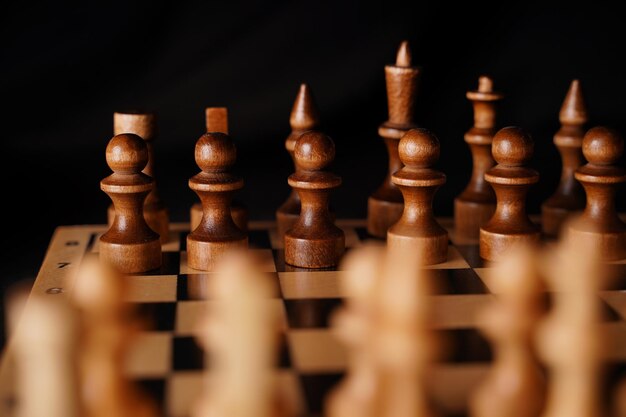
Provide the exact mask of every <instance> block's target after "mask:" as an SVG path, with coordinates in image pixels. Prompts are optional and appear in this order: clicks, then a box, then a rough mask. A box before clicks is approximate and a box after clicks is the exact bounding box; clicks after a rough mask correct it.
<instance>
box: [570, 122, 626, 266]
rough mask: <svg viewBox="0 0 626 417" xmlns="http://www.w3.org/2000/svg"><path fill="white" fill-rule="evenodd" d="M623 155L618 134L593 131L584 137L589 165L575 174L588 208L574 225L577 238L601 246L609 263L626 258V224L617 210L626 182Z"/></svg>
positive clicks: (600, 129) (599, 130)
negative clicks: (617, 198) (616, 203)
mask: <svg viewBox="0 0 626 417" xmlns="http://www.w3.org/2000/svg"><path fill="white" fill-rule="evenodd" d="M623 153H624V140H623V139H622V137H621V136H620V135H619V134H618V133H617V132H616V131H614V130H612V129H608V128H606V127H594V128H593V129H589V131H587V133H586V134H585V137H584V138H583V155H584V156H585V158H586V159H587V161H589V163H588V164H586V165H583V166H582V167H580V168H578V169H577V170H576V174H575V177H576V179H577V180H578V181H579V182H580V183H581V184H582V186H583V188H584V189H585V193H587V206H586V207H585V210H584V211H583V214H582V215H581V217H580V220H581V221H580V222H576V223H575V224H574V225H575V226H574V225H573V226H572V232H574V235H573V236H576V237H579V238H583V239H588V240H589V244H590V245H595V246H596V247H599V248H600V254H601V256H602V258H603V259H604V260H606V261H615V260H619V259H624V258H626V225H625V224H624V223H623V222H622V221H621V220H620V218H619V217H618V215H617V210H616V207H615V194H616V193H617V189H618V187H619V185H620V184H623V183H624V182H626V171H625V170H624V169H623V168H622V167H621V166H619V165H618V163H619V160H620V158H621V157H622V154H623Z"/></svg>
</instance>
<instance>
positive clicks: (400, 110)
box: [367, 41, 420, 238]
mask: <svg viewBox="0 0 626 417" xmlns="http://www.w3.org/2000/svg"><path fill="white" fill-rule="evenodd" d="M411 61H412V59H411V50H410V48H409V43H408V42H407V41H403V42H402V43H401V44H400V47H399V48H398V54H397V56H396V64H395V65H387V66H385V81H386V85H387V104H388V111H389V120H387V121H386V122H384V123H383V124H382V125H380V127H379V128H378V134H379V135H380V136H381V137H382V138H383V140H384V141H385V146H386V147H387V153H388V156H389V169H388V172H387V176H386V177H385V180H384V181H383V183H382V184H381V185H380V187H378V189H377V190H376V191H375V192H374V193H373V194H372V195H371V196H370V197H369V199H368V201H367V231H368V232H369V233H370V234H371V235H372V236H376V237H379V238H384V237H385V236H387V229H389V227H391V226H392V225H393V224H394V223H396V222H397V221H398V219H399V218H400V216H402V210H403V200H402V193H401V192H400V190H398V188H397V187H396V186H395V185H394V183H393V181H392V180H391V176H392V174H393V173H394V172H396V171H398V170H399V169H400V168H402V163H401V162H400V158H399V157H398V142H399V140H400V138H401V137H402V136H404V134H405V133H406V132H408V131H409V130H411V129H413V128H414V127H416V126H415V123H414V122H413V113H414V107H415V98H416V96H417V87H418V81H419V75H420V68H418V67H415V66H412V63H411Z"/></svg>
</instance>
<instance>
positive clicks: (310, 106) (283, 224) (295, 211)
mask: <svg viewBox="0 0 626 417" xmlns="http://www.w3.org/2000/svg"><path fill="white" fill-rule="evenodd" d="M319 124H320V118H319V111H318V109H317V104H316V103H315V99H314V97H313V93H312V92H311V88H310V87H309V85H308V84H305V83H303V84H300V89H299V90H298V95H297V96H296V100H295V101H294V103H293V107H292V109H291V116H290V118H289V125H290V126H291V133H290V134H289V136H287V139H286V140H285V149H287V152H289V156H291V159H292V160H293V164H294V170H295V172H296V173H298V172H300V171H301V168H300V167H299V166H298V164H297V162H296V159H295V157H294V155H293V153H294V149H295V146H296V140H297V139H298V138H299V137H300V135H302V134H303V133H304V132H306V131H308V130H315V129H317V128H318V127H319ZM299 216H300V197H299V196H298V192H297V191H295V190H291V193H290V194H289V197H287V200H285V202H284V203H283V204H282V205H281V206H280V207H279V208H278V210H276V224H277V227H278V234H279V236H280V237H281V238H282V237H283V236H284V235H285V233H286V232H287V230H289V229H290V228H291V227H292V226H293V225H294V224H295V223H296V222H297V221H298V217H299Z"/></svg>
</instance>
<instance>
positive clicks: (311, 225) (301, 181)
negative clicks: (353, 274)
mask: <svg viewBox="0 0 626 417" xmlns="http://www.w3.org/2000/svg"><path fill="white" fill-rule="evenodd" d="M294 158H295V161H296V164H297V165H299V166H300V168H301V170H300V172H295V173H293V174H291V175H290V176H289V179H288V183H289V185H290V186H291V187H292V188H293V189H294V190H296V191H297V192H298V195H299V196H300V202H301V210H300V217H299V218H298V221H297V222H296V223H295V224H294V226H293V227H292V228H291V229H289V230H288V231H287V232H286V233H285V262H286V263H288V264H289V265H293V266H296V267H300V268H325V267H330V266H334V265H337V264H338V263H339V259H340V258H341V256H342V255H343V252H344V249H345V236H344V233H343V231H342V230H341V229H339V228H338V227H337V226H335V224H334V222H333V218H332V216H331V215H330V213H329V210H328V205H329V200H330V191H331V190H333V189H335V188H337V187H339V185H340V184H341V178H340V177H338V176H337V175H335V174H333V173H331V172H328V171H324V168H326V167H327V166H328V165H329V164H330V163H331V162H332V161H333V159H334V158H335V144H334V143H333V141H332V139H331V138H330V137H328V136H326V135H324V134H323V133H320V132H318V131H314V130H311V131H308V132H305V133H303V134H302V135H301V136H300V137H299V138H298V140H297V141H296V145H295V148H294Z"/></svg>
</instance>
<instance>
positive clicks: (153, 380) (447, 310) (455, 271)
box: [0, 219, 626, 417]
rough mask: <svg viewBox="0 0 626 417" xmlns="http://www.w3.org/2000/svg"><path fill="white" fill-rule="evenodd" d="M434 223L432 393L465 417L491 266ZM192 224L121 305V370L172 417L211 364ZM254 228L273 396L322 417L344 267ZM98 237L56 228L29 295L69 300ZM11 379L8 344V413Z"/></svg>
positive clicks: (477, 365) (618, 331) (361, 237)
mask: <svg viewBox="0 0 626 417" xmlns="http://www.w3.org/2000/svg"><path fill="white" fill-rule="evenodd" d="M439 221H440V223H441V224H442V225H443V226H444V227H446V228H447V229H448V231H449V236H450V246H449V251H448V259H447V261H446V262H444V263H441V264H438V265H434V266H431V267H429V269H431V272H432V277H433V278H434V279H435V280H437V283H438V285H437V288H438V289H437V293H436V294H434V295H433V297H434V308H435V311H434V318H433V323H432V324H433V326H434V328H435V329H436V332H437V333H439V334H440V335H441V336H442V338H443V340H446V342H447V346H448V347H449V349H447V353H446V355H445V357H444V358H442V359H441V360H440V361H439V362H438V363H437V364H436V366H435V367H434V368H433V371H432V375H431V376H430V377H429V378H428V380H429V385H428V389H429V390H430V394H431V396H432V398H433V400H434V403H435V405H436V406H437V408H438V409H439V410H440V411H441V412H442V414H443V415H454V416H460V415H465V414H466V411H467V409H466V408H467V400H468V396H469V395H470V394H471V392H472V390H473V389H474V388H475V387H476V386H477V385H478V383H479V381H480V380H481V378H483V376H484V375H485V374H486V372H487V371H488V369H489V366H490V363H491V362H492V357H493V352H492V350H491V348H490V346H489V343H488V342H487V340H486V339H485V338H484V337H483V336H482V335H481V333H480V331H479V330H478V329H477V325H476V319H475V318H476V314H477V312H479V311H480V310H481V309H482V308H483V307H485V306H486V305H487V304H488V303H489V302H490V301H491V300H492V299H493V298H494V297H497V294H494V292H493V291H492V290H491V289H490V285H489V272H490V271H492V270H493V269H492V268H491V266H490V265H488V264H486V263H485V262H484V261H483V260H481V259H480V257H479V256H478V245H477V244H476V242H472V241H467V240H463V239H461V238H458V237H457V236H456V235H455V232H454V228H453V226H452V220H451V219H440V220H439ZM337 224H338V226H340V227H341V228H342V229H343V230H344V232H345V235H346V247H347V252H349V251H350V250H353V249H354V248H356V247H358V246H360V245H363V244H364V243H366V242H367V243H372V244H384V241H380V240H378V241H377V240H375V239H373V238H371V237H370V236H369V235H368V234H367V231H366V228H365V221H364V220H349V219H344V220H341V219H340V220H338V221H337ZM188 229H189V225H188V224H182V223H174V224H172V225H171V226H170V239H169V242H168V243H166V244H164V245H163V255H162V256H163V264H162V267H161V268H160V269H159V270H157V271H153V272H150V273H144V274H140V275H131V276H128V280H129V281H130V282H129V284H130V293H129V296H128V300H127V301H128V302H130V303H133V304H134V305H135V306H136V310H137V314H138V315H139V316H140V317H141V318H142V319H144V320H143V322H144V323H146V324H147V325H146V327H145V328H144V329H143V330H142V331H141V332H140V334H139V335H138V336H137V337H136V339H135V340H134V342H133V349H132V351H131V353H130V355H129V356H128V357H127V363H126V371H127V373H128V375H129V376H130V377H131V378H132V379H133V380H135V381H137V383H138V384H139V385H140V386H141V387H143V388H144V389H145V391H146V392H148V393H149V394H151V395H152V396H153V397H154V399H155V400H156V401H157V403H158V404H159V405H160V406H161V407H162V410H163V414H164V415H166V416H169V417H184V416H188V415H189V410H190V407H191V406H192V405H193V403H194V400H195V398H196V397H197V396H198V394H199V392H200V389H201V383H202V371H203V369H204V367H205V366H206V365H207V364H206V363H205V355H204V353H203V352H202V349H201V348H200V347H199V344H198V343H197V342H196V339H195V337H194V334H195V332H196V325H197V319H198V317H200V316H201V312H202V311H203V308H205V306H206V303H210V302H211V299H210V295H207V283H208V282H209V280H211V275H212V274H211V273H206V272H201V271H195V270H192V269H190V268H189V267H188V266H187V262H186V255H187V254H186V248H185V245H186V236H187V234H188V232H189V230H188ZM249 229H250V230H249V243H250V247H251V250H253V251H255V252H257V254H258V255H259V256H260V257H261V258H262V259H263V260H264V262H263V269H264V272H265V273H267V274H268V275H270V276H271V277H272V280H273V282H274V283H275V289H276V291H275V297H274V298H273V299H272V300H271V302H272V303H275V308H276V309H277V310H278V311H279V314H280V316H281V318H282V320H281V322H282V333H281V335H282V336H281V349H280V358H279V371H278V372H279V381H280V389H281V390H284V391H285V394H286V396H287V398H289V399H290V401H289V407H290V408H291V411H292V413H290V414H289V415H298V416H314V415H321V414H322V412H323V408H324V401H325V398H326V395H327V394H328V393H329V391H330V390H331V389H332V388H333V387H334V386H335V385H336V384H337V382H338V381H339V380H340V379H341V378H342V376H343V375H344V370H345V367H346V359H347V358H346V354H345V351H344V348H343V347H342V345H341V344H340V343H339V341H338V340H337V339H336V337H335V335H334V334H333V332H332V329H331V328H330V326H329V321H330V318H331V317H332V315H333V312H334V311H335V310H336V309H337V307H339V306H340V305H341V304H342V300H343V298H344V297H346V294H342V292H341V289H340V288H341V286H340V285H339V280H340V277H341V275H342V274H343V273H344V271H342V270H341V266H340V267H339V268H338V269H324V270H305V269H298V268H294V267H291V266H289V265H287V264H285V262H284V251H283V245H282V240H281V239H280V238H279V236H278V234H277V231H276V227H275V224H274V223H273V222H251V223H250V228H249ZM105 230H106V226H105V225H91V226H90V225H83V226H62V227H59V228H57V230H56V231H55V233H54V235H53V237H52V240H51V243H50V246H49V249H48V252H47V254H46V256H45V259H44V262H43V264H42V266H41V269H40V272H39V274H38V276H37V279H36V281H35V283H34V286H33V287H32V290H31V294H33V293H37V294H46V295H47V296H49V297H60V298H62V297H68V296H69V297H71V293H72V287H73V284H74V282H75V279H76V276H77V270H78V266H79V265H80V264H81V262H82V261H83V260H84V259H86V258H88V257H94V256H97V254H98V237H99V236H100V235H101V234H102V233H103V232H104V231H105ZM610 268H611V270H612V272H613V276H614V277H615V279H613V280H612V281H611V284H610V286H609V287H607V288H605V289H604V290H602V291H601V292H600V293H599V294H598V297H599V300H600V302H601V305H602V309H603V314H602V317H603V321H602V323H601V324H600V326H601V331H602V332H603V333H604V334H605V335H606V337H607V338H609V339H608V340H611V341H612V342H611V344H610V346H609V348H608V349H607V352H606V355H607V357H606V361H607V363H608V364H609V371H608V372H607V373H606V375H607V376H606V381H605V382H606V384H607V385H606V389H605V390H604V391H606V393H607V395H608V394H609V393H610V391H611V385H612V384H614V381H617V380H620V379H621V378H623V376H624V375H626V261H622V262H620V263H612V264H610ZM25 308H28V303H27V304H26V307H25ZM58 325H59V326H63V323H58ZM14 380H15V374H14V369H13V360H12V348H11V343H10V341H9V344H8V347H7V349H6V351H5V354H4V355H3V361H2V367H1V368H0V387H2V392H0V396H1V397H0V400H1V401H0V405H1V407H2V409H1V410H0V411H2V413H0V414H1V415H12V413H11V409H12V406H13V405H14V401H13V392H11V391H12V389H13V387H14V385H15V384H13V383H11V382H10V381H14ZM7 382H8V383H7ZM242 395H243V396H245V393H242Z"/></svg>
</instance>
